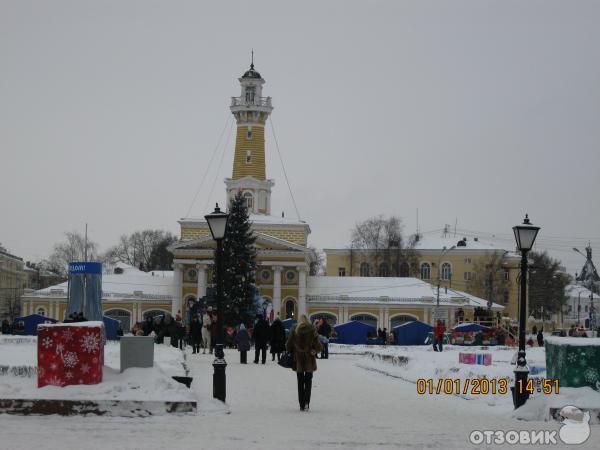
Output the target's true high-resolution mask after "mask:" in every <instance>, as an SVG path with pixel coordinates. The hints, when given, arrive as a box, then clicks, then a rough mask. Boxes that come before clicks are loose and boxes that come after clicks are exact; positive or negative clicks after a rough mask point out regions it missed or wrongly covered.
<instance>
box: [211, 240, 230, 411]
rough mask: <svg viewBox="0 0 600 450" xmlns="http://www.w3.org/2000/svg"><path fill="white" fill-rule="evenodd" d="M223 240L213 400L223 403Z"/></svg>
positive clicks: (219, 259)
mask: <svg viewBox="0 0 600 450" xmlns="http://www.w3.org/2000/svg"><path fill="white" fill-rule="evenodd" d="M221 243H222V239H218V240H217V251H216V253H215V260H216V269H217V273H216V275H217V280H216V281H217V343H216V344H215V360H214V361H213V369H214V372H213V398H217V399H219V400H221V401H222V402H224V401H225V396H226V377H225V368H226V367H227V362H225V352H224V351H223V309H224V308H223V303H224V302H223V267H222V264H223V258H222V255H221Z"/></svg>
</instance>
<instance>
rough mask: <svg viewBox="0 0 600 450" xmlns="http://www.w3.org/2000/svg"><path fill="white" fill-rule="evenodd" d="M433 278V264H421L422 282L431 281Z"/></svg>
mask: <svg viewBox="0 0 600 450" xmlns="http://www.w3.org/2000/svg"><path fill="white" fill-rule="evenodd" d="M430 278H431V264H429V263H426V262H425V263H423V264H421V280H429V279H430Z"/></svg>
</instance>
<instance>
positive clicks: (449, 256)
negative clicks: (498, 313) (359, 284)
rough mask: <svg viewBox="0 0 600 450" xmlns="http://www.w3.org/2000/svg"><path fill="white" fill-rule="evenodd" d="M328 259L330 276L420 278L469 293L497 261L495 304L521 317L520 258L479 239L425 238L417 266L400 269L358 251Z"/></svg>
mask: <svg viewBox="0 0 600 450" xmlns="http://www.w3.org/2000/svg"><path fill="white" fill-rule="evenodd" d="M324 252H325V254H326V256H327V267H326V275H328V276H336V277H337V276H341V277H344V276H359V277H373V276H375V277H377V276H389V275H390V274H397V275H399V277H400V278H403V277H409V276H412V277H416V278H419V279H420V280H423V281H426V282H428V283H431V284H433V285H434V286H436V287H437V284H438V282H439V285H440V286H441V289H453V290H457V291H463V292H467V291H469V287H470V286H469V284H470V283H471V282H472V281H473V279H474V276H475V268H476V267H482V266H484V265H485V264H487V263H488V261H490V259H491V258H493V257H496V258H498V259H499V260H500V261H501V264H502V277H501V278H502V279H501V280H499V282H500V283H501V284H502V285H501V289H495V291H496V292H497V291H498V290H499V291H500V292H501V294H500V298H493V299H492V300H493V301H494V302H495V303H498V304H500V305H502V306H503V307H504V311H503V315H504V316H506V317H510V318H513V319H516V318H517V317H518V301H519V285H518V283H517V276H518V274H519V272H520V267H519V263H520V256H518V255H517V254H515V253H511V252H508V251H506V250H504V249H500V248H498V247H495V246H493V245H491V244H488V243H485V242H482V241H480V240H479V239H476V238H475V239H467V238H459V239H457V238H451V237H439V238H433V237H421V238H420V239H419V241H418V242H417V243H416V245H415V256H416V264H415V265H413V266H412V267H410V266H409V265H408V263H400V266H399V267H398V268H396V267H389V266H388V264H387V263H385V262H380V261H376V259H377V258H375V257H374V253H375V252H374V251H372V250H361V249H359V250H357V249H353V250H351V249H347V248H342V249H339V248H338V249H334V248H328V249H324Z"/></svg>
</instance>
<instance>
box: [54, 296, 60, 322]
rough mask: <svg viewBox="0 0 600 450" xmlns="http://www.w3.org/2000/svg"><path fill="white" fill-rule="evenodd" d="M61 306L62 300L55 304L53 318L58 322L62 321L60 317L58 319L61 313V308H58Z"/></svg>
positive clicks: (57, 300)
mask: <svg viewBox="0 0 600 450" xmlns="http://www.w3.org/2000/svg"><path fill="white" fill-rule="evenodd" d="M59 304H60V300H59V299H56V301H55V302H54V316H53V318H54V319H56V320H60V317H58V312H59V311H60V308H59V307H58V305H59Z"/></svg>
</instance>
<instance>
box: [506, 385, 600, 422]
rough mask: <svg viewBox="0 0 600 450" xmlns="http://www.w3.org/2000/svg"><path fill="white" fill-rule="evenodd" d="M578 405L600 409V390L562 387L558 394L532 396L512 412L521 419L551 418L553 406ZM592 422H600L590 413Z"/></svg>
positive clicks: (587, 408) (516, 417) (584, 407)
mask: <svg viewBox="0 0 600 450" xmlns="http://www.w3.org/2000/svg"><path fill="white" fill-rule="evenodd" d="M568 405H572V406H576V407H578V408H579V409H581V410H598V409H600V392H597V391H595V390H593V389H592V388H590V387H581V388H560V391H559V393H558V394H552V395H538V396H536V397H530V398H529V400H528V401H527V403H525V404H524V405H523V406H521V407H520V408H519V409H517V410H515V411H514V412H513V413H512V417H514V418H515V419H519V420H546V421H547V420H551V419H552V417H551V416H550V410H551V409H552V408H556V409H559V410H560V409H562V408H563V407H564V406H568ZM590 417H591V418H592V420H591V421H590V423H592V424H594V423H600V420H598V417H597V415H595V414H590Z"/></svg>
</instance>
